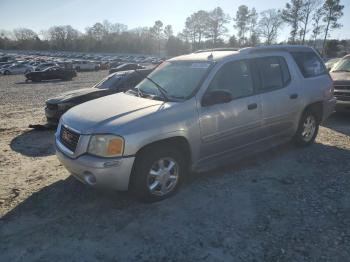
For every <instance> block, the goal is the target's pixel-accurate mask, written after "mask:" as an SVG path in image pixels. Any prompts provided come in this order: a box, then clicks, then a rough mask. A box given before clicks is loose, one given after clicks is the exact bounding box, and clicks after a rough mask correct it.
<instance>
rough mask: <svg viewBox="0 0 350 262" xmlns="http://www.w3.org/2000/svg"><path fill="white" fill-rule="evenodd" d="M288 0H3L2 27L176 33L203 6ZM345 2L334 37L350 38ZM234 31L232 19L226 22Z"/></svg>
mask: <svg viewBox="0 0 350 262" xmlns="http://www.w3.org/2000/svg"><path fill="white" fill-rule="evenodd" d="M286 2H287V0H283V1H282V0H172V1H168V0H138V1H137V0H93V1H91V0H32V1H29V0H0V14H1V15H0V29H5V30H12V29H14V28H18V27H26V28H30V29H32V30H34V31H36V32H40V31H41V30H45V29H48V28H49V27H50V26H53V25H71V26H73V27H74V28H75V29H78V30H79V31H81V32H84V30H85V28H86V27H87V26H91V25H93V24H94V23H95V22H102V21H103V20H109V21H110V22H112V23H116V22H118V23H123V24H125V25H127V26H128V29H132V28H135V27H139V26H147V27H150V26H152V25H153V24H154V22H155V21H156V20H161V21H162V22H163V23H164V25H167V24H170V25H172V26H173V29H174V32H175V34H177V33H178V32H180V31H182V29H183V27H184V24H185V20H186V18H187V17H188V16H190V15H191V14H192V13H193V12H196V11H198V10H200V9H202V10H207V11H209V10H212V9H214V8H215V7H218V6H220V7H221V8H222V9H223V10H224V12H226V13H227V14H229V15H230V16H231V17H233V16H234V15H235V14H236V11H237V8H238V6H240V5H243V4H244V5H247V6H248V7H249V8H252V7H255V8H256V10H257V11H258V12H261V11H263V10H266V9H269V8H283V7H284V5H285V3H286ZM341 3H342V4H343V5H345V8H344V16H343V18H342V19H341V20H340V22H341V23H342V24H343V27H342V28H341V29H337V30H335V31H334V32H331V37H332V38H338V39H344V38H347V39H350V0H341ZM227 28H228V29H229V34H234V33H235V30H234V29H233V22H232V20H231V23H230V24H228V25H227ZM288 32H289V28H288V27H287V26H284V28H282V30H281V32H280V34H279V37H278V40H279V41H283V40H286V39H287V38H288Z"/></svg>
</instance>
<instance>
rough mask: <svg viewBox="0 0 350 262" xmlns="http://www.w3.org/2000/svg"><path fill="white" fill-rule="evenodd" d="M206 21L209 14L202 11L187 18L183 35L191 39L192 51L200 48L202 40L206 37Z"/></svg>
mask: <svg viewBox="0 0 350 262" xmlns="http://www.w3.org/2000/svg"><path fill="white" fill-rule="evenodd" d="M208 21H209V13H208V12H206V11H203V10H199V11H198V12H195V13H193V14H192V15H191V16H190V17H187V19H186V23H185V29H184V31H183V33H184V35H186V36H187V37H188V38H190V39H191V42H192V50H193V51H194V50H196V49H199V48H201V43H202V40H203V39H204V38H205V37H206V36H207V35H208V31H207V30H208Z"/></svg>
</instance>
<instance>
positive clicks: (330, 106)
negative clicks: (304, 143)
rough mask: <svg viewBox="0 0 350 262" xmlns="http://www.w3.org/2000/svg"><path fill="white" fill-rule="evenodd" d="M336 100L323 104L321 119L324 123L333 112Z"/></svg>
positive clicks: (332, 99)
mask: <svg viewBox="0 0 350 262" xmlns="http://www.w3.org/2000/svg"><path fill="white" fill-rule="evenodd" d="M336 101H337V100H336V98H335V97H333V98H331V99H329V100H327V101H325V102H324V103H323V119H322V121H325V120H326V119H327V118H328V117H329V116H330V115H331V114H333V113H334V111H335V105H336Z"/></svg>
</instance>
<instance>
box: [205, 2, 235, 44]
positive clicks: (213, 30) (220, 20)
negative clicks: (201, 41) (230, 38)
mask: <svg viewBox="0 0 350 262" xmlns="http://www.w3.org/2000/svg"><path fill="white" fill-rule="evenodd" d="M229 20H230V16H229V15H227V14H225V13H224V11H223V10H222V9H221V7H217V8H215V9H214V10H212V11H210V12H209V16H208V21H207V25H208V29H207V30H208V31H207V34H208V36H209V37H210V38H211V39H212V41H213V46H214V47H216V45H217V43H218V40H219V38H220V37H221V36H223V35H224V34H226V33H227V31H228V29H227V27H226V26H225V25H226V24H227V23H228V22H229Z"/></svg>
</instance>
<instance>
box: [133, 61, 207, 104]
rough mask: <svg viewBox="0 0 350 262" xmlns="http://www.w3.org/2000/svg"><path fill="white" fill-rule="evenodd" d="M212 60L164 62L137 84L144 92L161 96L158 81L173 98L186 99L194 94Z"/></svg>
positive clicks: (168, 95)
mask: <svg viewBox="0 0 350 262" xmlns="http://www.w3.org/2000/svg"><path fill="white" fill-rule="evenodd" d="M211 65H212V62H192V61H170V62H164V63H162V64H161V65H160V66H158V68H157V69H155V70H154V71H153V72H152V73H151V74H150V75H149V76H148V77H147V78H145V79H144V80H143V81H142V82H141V83H140V84H138V85H137V86H136V88H137V89H139V90H140V91H141V92H142V93H144V94H152V95H155V96H161V94H160V91H159V88H157V85H156V84H155V83H157V84H158V85H159V86H160V87H162V89H164V91H165V92H166V96H167V98H169V99H172V100H185V99H188V98H189V97H191V96H192V94H193V93H194V91H195V90H196V88H197V87H198V85H199V83H200V82H201V80H202V79H203V77H204V76H205V75H206V73H207V72H208V70H210V67H211Z"/></svg>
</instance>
